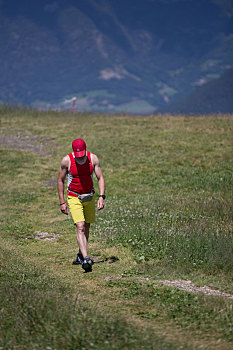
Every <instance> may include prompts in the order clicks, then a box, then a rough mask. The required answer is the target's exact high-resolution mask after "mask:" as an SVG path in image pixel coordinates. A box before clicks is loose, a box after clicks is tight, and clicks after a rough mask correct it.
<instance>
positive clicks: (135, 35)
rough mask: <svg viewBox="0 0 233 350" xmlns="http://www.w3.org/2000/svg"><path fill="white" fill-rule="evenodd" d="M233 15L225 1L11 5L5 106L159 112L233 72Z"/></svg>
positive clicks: (10, 0) (1, 89) (3, 13)
mask: <svg viewBox="0 0 233 350" xmlns="http://www.w3.org/2000/svg"><path fill="white" fill-rule="evenodd" d="M232 14H233V10H232V7H231V6H230V5H229V2H228V1H224V0H223V1H218V0H213V1H212V0H207V1H205V2H203V1H200V0H196V1H192V0H191V1H188V0H183V1H181V0H157V1H155V0H135V1H134V2H133V3H132V1H129V0H124V1H123V0H118V1H114V0H100V1H96V0H79V1H78V2H77V1H75V0H69V1H65V0H55V1H48V0H41V1H39V2H37V1H29V0H21V1H20V2H18V1H14V0H7V1H6V0H1V2H0V76H1V79H0V101H6V102H8V103H14V102H20V103H25V104H28V105H31V106H35V107H39V108H56V109H57V108H67V107H68V104H67V103H66V102H65V101H67V100H69V99H71V98H72V97H73V96H76V97H77V108H78V109H79V110H92V111H105V112H121V111H127V112H129V113H130V112H131V113H145V114H146V113H153V112H156V111H158V110H160V109H163V108H165V107H167V106H169V105H170V104H173V105H174V103H175V102H176V101H179V100H180V99H181V98H183V97H185V96H187V95H189V94H190V93H191V92H192V91H193V90H194V89H195V88H196V87H197V86H200V85H203V84H206V83H208V82H209V81H213V83H214V81H215V79H217V78H219V77H220V76H221V75H222V74H223V73H224V72H225V71H226V70H227V69H230V68H231V67H232V58H233V34H232Z"/></svg>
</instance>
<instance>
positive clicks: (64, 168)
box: [57, 156, 69, 215]
mask: <svg viewBox="0 0 233 350" xmlns="http://www.w3.org/2000/svg"><path fill="white" fill-rule="evenodd" d="M68 168H69V157H68V156H66V157H64V158H63V159H62V161H61V165H60V169H59V173H58V178H57V190H58V197H59V200H60V207H61V211H62V212H63V213H64V214H66V215H68V207H67V205H66V202H65V198H64V183H65V179H66V175H67V173H68Z"/></svg>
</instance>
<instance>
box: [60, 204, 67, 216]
mask: <svg viewBox="0 0 233 350" xmlns="http://www.w3.org/2000/svg"><path fill="white" fill-rule="evenodd" d="M60 207H61V212H62V213H63V214H66V215H68V207H67V205H66V203H64V204H62V205H61V206H60Z"/></svg>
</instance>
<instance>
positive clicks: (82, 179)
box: [67, 152, 95, 197]
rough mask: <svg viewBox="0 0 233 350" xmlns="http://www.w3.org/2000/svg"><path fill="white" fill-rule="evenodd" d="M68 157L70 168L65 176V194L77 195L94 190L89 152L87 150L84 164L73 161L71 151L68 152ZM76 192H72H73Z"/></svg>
mask: <svg viewBox="0 0 233 350" xmlns="http://www.w3.org/2000/svg"><path fill="white" fill-rule="evenodd" d="M68 156H69V157H70V162H71V163H70V170H69V172H68V176H67V195H68V196H73V197H77V194H76V193H78V194H84V193H88V192H91V191H93V192H95V191H94V186H93V169H94V168H93V165H92V162H91V153H90V152H87V160H86V162H85V163H84V164H82V165H81V164H77V166H76V163H75V159H74V156H73V153H70V154H68ZM71 191H73V192H76V193H73V192H71Z"/></svg>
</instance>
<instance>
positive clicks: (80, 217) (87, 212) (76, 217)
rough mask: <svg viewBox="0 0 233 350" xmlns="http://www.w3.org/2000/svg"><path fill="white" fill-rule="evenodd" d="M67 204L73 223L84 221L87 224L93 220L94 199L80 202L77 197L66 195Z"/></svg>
mask: <svg viewBox="0 0 233 350" xmlns="http://www.w3.org/2000/svg"><path fill="white" fill-rule="evenodd" d="M68 206H69V210H70V214H71V216H72V219H73V221H74V224H76V223H78V222H80V221H85V222H86V223H88V224H91V223H94V222H95V199H94V197H93V199H92V200H91V201H89V202H84V203H82V202H81V201H80V200H79V198H78V197H73V196H68Z"/></svg>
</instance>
